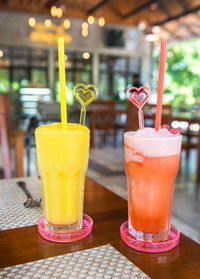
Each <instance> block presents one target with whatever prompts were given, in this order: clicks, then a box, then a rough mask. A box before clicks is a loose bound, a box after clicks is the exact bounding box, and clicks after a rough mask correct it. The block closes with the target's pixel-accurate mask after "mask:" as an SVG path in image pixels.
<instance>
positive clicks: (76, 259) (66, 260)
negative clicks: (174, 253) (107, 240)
mask: <svg viewBox="0 0 200 279" xmlns="http://www.w3.org/2000/svg"><path fill="white" fill-rule="evenodd" d="M0 278H2V279H8V278H15V279H32V278H40V279H54V278H55V279H57V278H67V279H79V278H84V279H97V278H105V279H139V278H140V279H147V278H150V277H148V276H147V275H146V274H145V273H143V272H142V271H141V270H140V269H139V268H138V267H136V266H135V265H134V264H133V263H132V262H130V261H129V260H128V259H127V258H126V257H124V256H123V255H122V254H120V253H119V252H118V251H117V250H116V249H114V248H113V247H112V246H111V245H110V244H107V245H104V246H100V247H97V248H92V249H88V250H84V251H79V252H75V253H70V254H65V255H61V256H56V257H52V258H47V259H43V260H39V261H35V262H29V263H26V264H20V265H16V266H12V267H6V268H3V269H0Z"/></svg>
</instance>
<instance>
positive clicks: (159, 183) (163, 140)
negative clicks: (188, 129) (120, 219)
mask: <svg viewBox="0 0 200 279" xmlns="http://www.w3.org/2000/svg"><path fill="white" fill-rule="evenodd" d="M181 140H182V136H181V135H180V134H176V135H173V134H171V133H170V132H169V131H168V130H167V129H160V130H159V131H155V129H153V128H144V129H141V130H138V131H137V132H127V133H125V134H124V150H125V170H126V176H127V185H128V216H129V220H128V227H129V233H130V234H131V235H133V236H134V237H135V238H136V239H138V240H144V241H149V242H158V241H163V240H166V239H167V238H168V233H169V229H170V217H171V210H172V201H173V188H174V182H175V179H176V175H177V172H178V168H179V160H180V151H181Z"/></svg>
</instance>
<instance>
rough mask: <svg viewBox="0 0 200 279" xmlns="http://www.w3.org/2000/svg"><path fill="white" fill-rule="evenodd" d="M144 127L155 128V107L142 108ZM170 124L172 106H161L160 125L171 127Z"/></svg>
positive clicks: (151, 105)
mask: <svg viewBox="0 0 200 279" xmlns="http://www.w3.org/2000/svg"><path fill="white" fill-rule="evenodd" d="M143 111H144V118H145V126H147V127H154V126H155V116H156V105H153V104H146V105H145V106H144V108H143ZM171 122H172V106H171V105H170V104H167V105H163V106H162V124H167V125H169V126H170V125H171Z"/></svg>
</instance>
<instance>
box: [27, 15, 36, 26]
mask: <svg viewBox="0 0 200 279" xmlns="http://www.w3.org/2000/svg"><path fill="white" fill-rule="evenodd" d="M28 24H29V26H30V27H35V25H36V20H35V18H34V17H29V19H28Z"/></svg>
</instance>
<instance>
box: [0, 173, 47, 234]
mask: <svg viewBox="0 0 200 279" xmlns="http://www.w3.org/2000/svg"><path fill="white" fill-rule="evenodd" d="M17 181H25V182H26V184H27V188H28V189H29V191H30V192H31V194H32V195H33V196H34V197H36V198H40V197H41V182H40V179H39V178H38V177H23V178H16V179H2V180H0V230H8V229H14V228H20V227H26V226H32V225H35V224H37V221H38V219H39V218H40V217H41V216H42V206H41V207H39V208H38V207H36V208H25V207H24V202H25V201H26V200H27V198H26V195H25V194H24V193H23V191H22V190H21V189H20V188H19V187H18V186H17V184H16V182H17Z"/></svg>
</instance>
